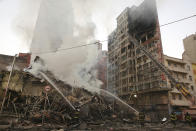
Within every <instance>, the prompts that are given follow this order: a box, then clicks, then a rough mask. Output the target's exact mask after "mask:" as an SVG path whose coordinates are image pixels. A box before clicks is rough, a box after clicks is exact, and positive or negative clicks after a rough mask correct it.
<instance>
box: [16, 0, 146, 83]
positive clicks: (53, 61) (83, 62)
mask: <svg viewBox="0 0 196 131" xmlns="http://www.w3.org/2000/svg"><path fill="white" fill-rule="evenodd" d="M19 1H21V2H23V4H22V6H23V8H24V9H23V10H22V11H21V12H23V13H21V14H22V15H21V17H20V18H23V19H20V18H19V21H18V22H17V23H18V24H17V26H16V27H17V29H18V30H19V31H20V32H22V36H23V37H25V38H26V39H27V40H28V42H29V38H31V37H33V39H32V43H31V52H32V53H33V55H34V56H36V55H39V56H40V57H41V58H42V59H44V61H45V63H46V65H47V66H48V67H47V68H48V69H49V70H51V71H52V72H53V73H54V74H55V76H56V77H57V78H58V79H61V80H64V81H66V82H68V83H69V84H72V85H78V86H86V87H90V86H93V87H99V86H100V85H101V82H100V81H98V80H97V79H95V78H96V71H95V70H94V69H93V66H94V65H96V63H97V60H98V59H97V57H98V53H99V51H98V49H97V46H96V45H90V46H86V47H81V48H74V49H70V50H63V49H66V48H70V47H75V46H80V45H83V44H89V43H93V42H95V34H96V33H97V31H98V30H99V29H98V28H97V25H96V22H98V23H99V24H100V25H101V26H104V27H105V31H103V34H105V35H108V34H109V33H110V32H111V31H112V29H113V27H114V26H115V25H114V24H112V23H116V22H115V21H116V17H117V15H118V14H119V13H120V12H121V11H122V10H120V8H121V6H124V7H126V6H132V5H133V4H135V1H134V2H133V1H130V0H127V1H126V0H125V2H123V1H121V0H116V1H114V0H107V1H105V0H58V1H57V0H35V1H32V0H19ZM139 1H140V2H141V1H143V0H139ZM34 2H35V3H34ZM137 3H139V2H138V1H137ZM24 12H25V13H24ZM32 19H33V20H32ZM29 25H32V26H29ZM18 27H19V28H18ZM106 32H107V33H106ZM57 50H61V51H57ZM51 51H57V52H55V53H54V52H53V53H52V52H51ZM49 52H51V53H49Z"/></svg>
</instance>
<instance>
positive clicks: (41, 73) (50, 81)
mask: <svg viewBox="0 0 196 131" xmlns="http://www.w3.org/2000/svg"><path fill="white" fill-rule="evenodd" d="M40 75H41V76H42V77H43V78H44V79H45V80H47V81H48V82H49V83H50V84H51V85H52V86H53V87H54V88H55V89H56V90H57V91H58V93H59V94H60V95H61V96H62V97H63V98H64V99H65V100H66V102H67V103H68V104H69V105H70V106H71V107H72V108H73V109H74V110H75V107H74V106H73V105H72V104H71V102H70V101H69V100H68V99H67V98H66V97H65V96H64V94H63V93H62V92H61V91H60V90H59V88H58V87H57V86H56V85H55V84H54V83H53V82H52V80H50V78H48V76H47V75H46V74H45V73H43V72H40ZM97 89H98V88H97ZM98 90H99V91H100V92H104V93H106V94H108V95H109V96H111V97H113V98H115V99H116V100H117V101H119V102H121V103H122V104H123V105H125V106H127V107H128V108H130V109H131V110H133V111H134V112H135V113H136V114H138V113H139V112H138V111H137V110H136V109H134V108H133V107H131V106H130V105H129V104H127V103H126V102H124V101H123V100H121V99H120V98H119V97H117V96H115V95H114V94H112V93H111V92H109V91H106V90H104V89H98Z"/></svg>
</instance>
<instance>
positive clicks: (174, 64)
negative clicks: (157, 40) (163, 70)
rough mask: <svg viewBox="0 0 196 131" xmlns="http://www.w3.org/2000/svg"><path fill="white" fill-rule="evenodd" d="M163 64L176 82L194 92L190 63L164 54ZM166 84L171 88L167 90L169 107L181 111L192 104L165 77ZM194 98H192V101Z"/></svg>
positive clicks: (195, 91)
mask: <svg viewBox="0 0 196 131" xmlns="http://www.w3.org/2000/svg"><path fill="white" fill-rule="evenodd" d="M164 61H165V62H164V63H165V66H166V67H167V68H168V70H169V71H170V73H171V74H172V76H173V77H174V78H175V79H176V81H177V82H179V83H181V84H182V85H184V87H186V89H187V90H188V91H189V92H190V93H191V94H195V93H196V88H195V83H194V78H193V69H192V66H191V63H190V62H188V61H186V60H184V59H178V58H174V57H169V56H166V55H165V56H164ZM167 84H168V87H169V88H172V90H171V91H170V92H169V100H170V103H169V104H170V106H171V107H170V108H171V110H175V111H183V110H184V109H188V108H189V107H190V106H192V103H191V102H190V101H188V100H187V99H186V98H185V97H184V96H183V95H182V94H181V93H180V92H179V91H178V90H177V89H176V88H174V87H172V85H171V83H170V80H168V79H167ZM194 102H195V98H193V103H194Z"/></svg>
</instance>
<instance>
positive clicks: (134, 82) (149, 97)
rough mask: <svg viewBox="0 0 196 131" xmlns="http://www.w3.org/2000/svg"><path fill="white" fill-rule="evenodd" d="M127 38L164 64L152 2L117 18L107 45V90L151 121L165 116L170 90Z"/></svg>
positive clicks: (159, 74)
mask: <svg viewBox="0 0 196 131" xmlns="http://www.w3.org/2000/svg"><path fill="white" fill-rule="evenodd" d="M130 36H133V37H135V38H136V39H137V40H138V41H139V42H140V44H141V45H142V46H144V47H145V48H146V50H147V51H148V52H150V53H151V54H152V55H153V57H154V58H155V59H156V60H158V61H159V62H160V63H164V57H163V50H162V43H161V36H160V28H159V21H158V14H157V8H156V2H155V0H145V1H144V2H143V3H142V4H141V5H139V6H138V7H136V6H133V7H131V8H129V7H128V8H126V9H125V10H124V11H123V12H122V13H121V14H120V15H119V16H118V17H117V28H116V29H115V30H114V31H113V32H112V33H111V34H110V35H109V42H108V56H109V58H108V59H109V67H108V88H109V89H110V90H112V91H113V92H114V93H116V94H117V95H118V96H119V97H121V98H122V99H123V100H125V101H126V102H127V103H128V104H130V105H133V106H135V107H136V108H138V109H141V110H145V111H146V112H148V113H149V116H150V117H151V118H155V117H158V116H159V117H160V116H165V115H167V114H168V90H169V88H168V87H167V82H166V78H165V75H164V74H163V73H162V72H161V71H160V70H159V69H158V68H157V66H156V65H155V64H154V63H153V62H152V60H151V59H149V58H148V57H147V56H146V55H145V54H144V53H143V52H142V51H141V50H140V49H138V48H137V47H136V46H135V45H134V44H133V43H132V42H130V41H129V37H130ZM155 111H156V112H157V113H158V114H159V115H157V114H156V113H154V112H155Z"/></svg>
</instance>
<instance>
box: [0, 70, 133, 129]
mask: <svg viewBox="0 0 196 131" xmlns="http://www.w3.org/2000/svg"><path fill="white" fill-rule="evenodd" d="M47 75H48V76H50V79H52V81H53V82H54V83H55V84H56V85H57V86H58V88H59V89H60V91H61V92H62V93H63V94H64V95H65V97H66V98H67V99H68V100H69V101H70V103H71V104H72V105H73V106H74V107H75V109H73V108H71V107H70V105H69V104H68V103H67V102H66V101H65V99H64V98H63V97H62V96H61V95H59V93H58V92H57V91H56V90H55V89H53V88H52V86H51V85H50V83H48V82H47V81H45V80H42V79H38V78H34V77H33V76H32V75H31V74H28V73H25V72H23V73H21V72H15V74H14V75H13V76H12V77H13V78H15V76H17V77H16V78H18V79H17V80H16V79H15V80H14V81H11V84H10V86H11V85H13V83H15V84H16V82H20V83H23V84H22V85H23V86H22V89H21V91H19V90H18V88H17V90H14V88H11V89H12V90H9V91H8V95H7V97H6V101H5V104H4V107H3V112H2V113H1V116H0V117H3V116H7V117H6V118H9V117H10V119H8V123H12V125H15V127H26V126H33V125H42V126H43V125H47V126H52V127H54V126H55V127H56V126H62V127H66V128H74V127H77V126H84V125H86V126H85V127H87V125H99V126H100V125H104V124H106V123H105V122H106V121H111V122H112V121H113V122H117V121H121V122H122V121H124V122H131V121H132V120H133V119H134V118H135V117H134V114H133V112H131V111H130V112H128V111H126V108H125V110H124V112H123V109H122V105H120V104H119V103H118V102H116V101H115V100H114V99H111V98H109V97H108V96H103V94H102V93H99V94H98V93H92V92H89V91H87V90H86V89H84V88H79V87H73V86H70V85H68V84H66V83H64V82H62V81H59V80H56V79H55V78H54V77H53V75H52V74H50V73H49V72H48V73H47ZM21 76H23V78H21ZM5 78H6V73H5V72H4V77H2V81H1V83H3V82H4V79H5ZM19 78H20V80H19ZM5 80H6V79H5ZM27 80H28V81H31V83H33V84H25V83H28V82H27ZM21 81H23V82H21ZM30 85H31V86H30ZM34 86H38V87H40V86H42V89H41V90H40V88H38V91H36V90H35V89H36V88H35V87H34ZM2 89H4V88H2ZM2 89H1V90H2ZM28 89H29V90H31V89H34V92H39V93H36V95H32V94H29V92H30V91H28ZM24 91H25V92H26V94H25V92H24ZM34 94H35V93H34ZM2 96H3V95H2ZM125 113H126V114H125ZM126 118H127V119H126ZM10 120H11V121H10ZM13 121H14V122H13ZM88 127H89V126H88Z"/></svg>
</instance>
